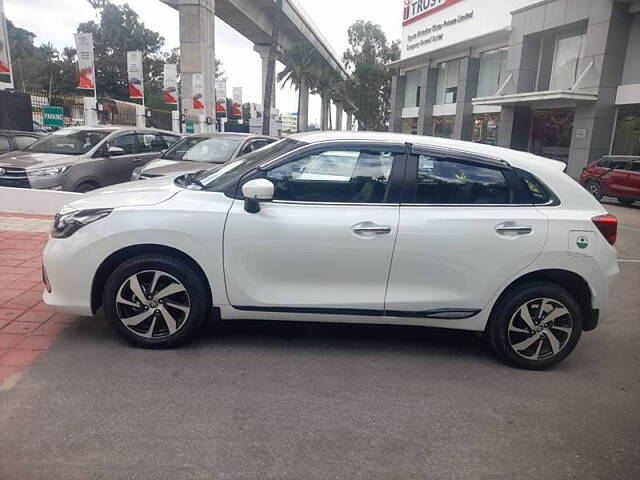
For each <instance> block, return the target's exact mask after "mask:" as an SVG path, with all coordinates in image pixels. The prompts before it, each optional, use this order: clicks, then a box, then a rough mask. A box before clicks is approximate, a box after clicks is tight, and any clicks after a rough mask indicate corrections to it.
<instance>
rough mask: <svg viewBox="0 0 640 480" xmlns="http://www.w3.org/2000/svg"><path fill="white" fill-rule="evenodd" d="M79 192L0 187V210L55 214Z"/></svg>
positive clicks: (76, 196)
mask: <svg viewBox="0 0 640 480" xmlns="http://www.w3.org/2000/svg"><path fill="white" fill-rule="evenodd" d="M79 195H82V194H81V193H73V192H56V191H53V190H31V189H29V188H10V187H0V211H1V212H18V213H35V214H39V215H55V214H56V213H57V212H58V210H60V209H61V208H62V207H63V206H64V205H65V204H66V203H68V202H70V201H72V200H75V199H76V198H78V196H79Z"/></svg>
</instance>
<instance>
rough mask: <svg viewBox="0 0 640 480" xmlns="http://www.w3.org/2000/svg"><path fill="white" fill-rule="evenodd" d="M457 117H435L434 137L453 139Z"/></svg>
mask: <svg viewBox="0 0 640 480" xmlns="http://www.w3.org/2000/svg"><path fill="white" fill-rule="evenodd" d="M455 124H456V117H453V116H451V117H433V136H434V137H441V138H453V127H454V126H455Z"/></svg>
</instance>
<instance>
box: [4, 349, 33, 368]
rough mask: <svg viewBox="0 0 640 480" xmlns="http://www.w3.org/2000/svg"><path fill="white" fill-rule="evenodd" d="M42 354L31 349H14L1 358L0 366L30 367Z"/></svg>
mask: <svg viewBox="0 0 640 480" xmlns="http://www.w3.org/2000/svg"><path fill="white" fill-rule="evenodd" d="M41 353H42V352H41V351H39V350H31V349H17V348H14V349H13V350H11V351H10V352H9V353H7V354H6V355H3V356H2V357H1V358H0V366H3V367H28V366H29V365H31V364H32V363H33V361H34V360H35V359H36V358H38V357H39V356H40V354H41Z"/></svg>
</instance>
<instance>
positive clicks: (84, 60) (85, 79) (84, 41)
mask: <svg viewBox="0 0 640 480" xmlns="http://www.w3.org/2000/svg"><path fill="white" fill-rule="evenodd" d="M75 37H76V51H77V52H78V70H79V71H80V80H79V82H78V87H77V88H83V89H87V90H93V89H95V88H96V75H95V69H94V66H93V36H92V35H91V33H83V32H80V33H76V34H75Z"/></svg>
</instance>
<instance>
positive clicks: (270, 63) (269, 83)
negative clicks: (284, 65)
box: [262, 0, 282, 135]
mask: <svg viewBox="0 0 640 480" xmlns="http://www.w3.org/2000/svg"><path fill="white" fill-rule="evenodd" d="M281 18H282V0H276V6H275V11H274V14H273V28H272V30H271V45H270V46H269V58H268V60H267V74H266V75H265V77H266V79H265V82H266V85H265V86H264V101H263V103H264V112H265V115H264V117H263V118H262V134H263V135H271V108H272V105H271V98H272V97H273V80H274V78H275V73H276V55H277V53H278V37H279V36H280V20H281Z"/></svg>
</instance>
